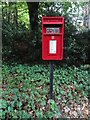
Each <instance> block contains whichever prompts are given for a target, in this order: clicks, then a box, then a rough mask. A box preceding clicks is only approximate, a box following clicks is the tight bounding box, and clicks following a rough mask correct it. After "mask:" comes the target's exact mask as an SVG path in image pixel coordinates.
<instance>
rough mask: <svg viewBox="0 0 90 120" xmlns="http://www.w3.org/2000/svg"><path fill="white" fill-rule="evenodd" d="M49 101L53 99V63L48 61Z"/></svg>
mask: <svg viewBox="0 0 90 120" xmlns="http://www.w3.org/2000/svg"><path fill="white" fill-rule="evenodd" d="M50 99H53V61H50Z"/></svg>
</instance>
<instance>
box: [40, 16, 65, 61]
mask: <svg viewBox="0 0 90 120" xmlns="http://www.w3.org/2000/svg"><path fill="white" fill-rule="evenodd" d="M63 39H64V18H63V17H61V16H60V17H42V59H43V60H62V59H63Z"/></svg>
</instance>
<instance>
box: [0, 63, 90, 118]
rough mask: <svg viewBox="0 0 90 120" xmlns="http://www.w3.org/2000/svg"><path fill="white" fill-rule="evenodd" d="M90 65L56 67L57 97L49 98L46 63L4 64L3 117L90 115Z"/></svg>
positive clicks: (0, 105)
mask: <svg viewBox="0 0 90 120" xmlns="http://www.w3.org/2000/svg"><path fill="white" fill-rule="evenodd" d="M89 69H90V66H89V65H86V66H81V67H79V68H76V67H75V66H73V67H59V66H58V67H57V66H54V85H53V94H54V99H53V100H50V80H49V76H50V68H49V66H47V65H34V66H29V65H21V64H13V65H11V66H10V65H7V64H3V65H2V84H1V85H0V93H1V94H0V118H3V119H9V118H11V119H13V118H17V119H18V118H19V119H22V118H25V119H27V118H32V119H39V120H40V119H42V118H44V119H46V120H48V119H50V118H53V119H57V118H88V117H89V103H88V93H89Z"/></svg>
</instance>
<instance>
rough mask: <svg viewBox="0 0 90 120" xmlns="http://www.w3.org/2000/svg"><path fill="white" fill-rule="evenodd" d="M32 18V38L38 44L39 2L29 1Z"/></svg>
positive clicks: (30, 17) (30, 16)
mask: <svg viewBox="0 0 90 120" xmlns="http://www.w3.org/2000/svg"><path fill="white" fill-rule="evenodd" d="M27 5H28V10H29V19H30V36H31V40H32V41H35V42H36V45H38V42H39V41H38V6H39V2H27Z"/></svg>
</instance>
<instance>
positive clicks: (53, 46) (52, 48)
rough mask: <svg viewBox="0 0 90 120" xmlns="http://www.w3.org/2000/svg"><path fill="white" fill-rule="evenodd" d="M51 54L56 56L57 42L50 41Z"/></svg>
mask: <svg viewBox="0 0 90 120" xmlns="http://www.w3.org/2000/svg"><path fill="white" fill-rule="evenodd" d="M49 53H50V54H56V40H50V44H49Z"/></svg>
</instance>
